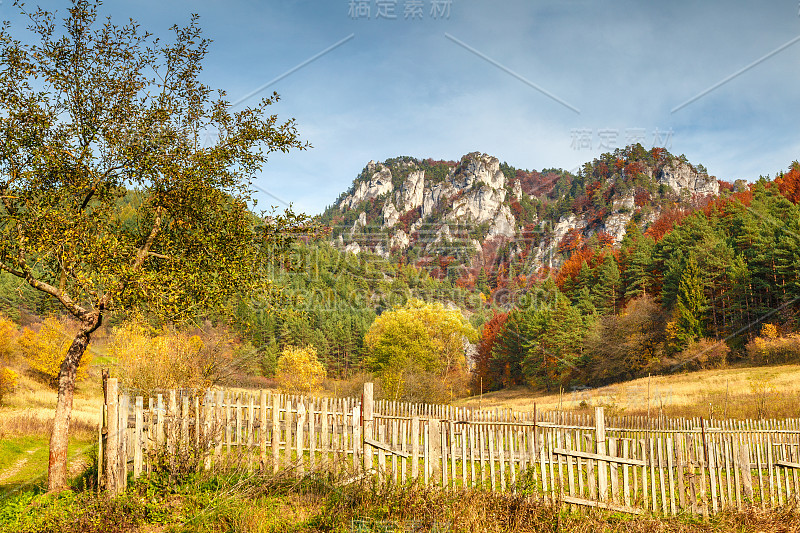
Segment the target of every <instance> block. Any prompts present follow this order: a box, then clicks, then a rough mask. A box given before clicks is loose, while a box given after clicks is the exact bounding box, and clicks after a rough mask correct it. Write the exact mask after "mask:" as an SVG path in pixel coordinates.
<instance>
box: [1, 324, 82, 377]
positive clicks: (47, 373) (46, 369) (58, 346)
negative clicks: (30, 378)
mask: <svg viewBox="0 0 800 533" xmlns="http://www.w3.org/2000/svg"><path fill="white" fill-rule="evenodd" d="M76 333H77V328H76V327H75V325H74V324H72V323H71V322H69V321H68V320H59V319H56V318H53V317H48V318H46V319H45V321H44V322H43V323H42V324H40V325H39V328H38V330H33V329H30V328H25V329H24V330H23V331H22V334H21V335H20V336H19V338H18V339H17V347H18V348H19V351H20V353H22V355H23V357H24V358H25V360H26V361H27V362H28V364H29V365H30V367H31V370H33V372H34V373H35V374H36V375H38V376H39V377H41V378H42V379H43V380H45V381H46V382H47V383H48V384H49V385H50V386H51V387H56V386H58V373H59V371H60V369H61V363H62V361H64V358H65V357H66V355H67V351H68V350H69V347H70V345H71V344H72V341H73V339H74V338H75V334H76ZM91 363H92V352H91V350H89V349H87V350H86V352H84V354H83V357H81V362H80V365H78V372H77V378H76V379H77V380H78V381H81V380H83V379H84V378H85V377H86V370H87V369H88V368H89V366H91Z"/></svg>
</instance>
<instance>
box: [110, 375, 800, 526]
mask: <svg viewBox="0 0 800 533" xmlns="http://www.w3.org/2000/svg"><path fill="white" fill-rule="evenodd" d="M117 388H118V386H117V383H116V380H115V379H109V380H108V386H107V395H106V402H105V405H104V410H103V412H104V423H103V425H102V427H101V434H100V441H101V447H100V451H101V464H103V465H104V466H103V468H101V469H100V474H99V479H100V481H101V482H103V483H104V484H105V486H106V488H107V490H109V492H111V493H119V492H120V491H121V490H124V488H125V483H126V481H127V479H128V478H129V477H133V478H135V477H137V476H139V475H141V474H142V473H143V472H146V471H150V470H152V469H153V468H156V466H157V463H156V461H157V460H158V459H159V453H161V454H162V456H161V457H162V460H173V461H174V460H176V457H182V456H183V455H187V456H188V455H190V454H189V452H190V451H193V452H194V453H195V454H194V457H198V465H197V466H198V468H214V466H215V465H218V464H222V463H224V462H225V461H228V460H231V459H236V460H237V461H239V464H244V465H246V466H247V467H248V468H254V469H255V468H263V469H270V468H271V469H273V470H278V469H280V468H293V469H296V470H297V472H298V473H300V474H302V473H303V472H305V471H306V470H307V469H315V468H318V467H322V466H324V465H332V464H338V465H342V464H346V465H348V466H350V467H351V468H353V469H354V470H355V471H357V472H362V473H371V472H374V473H376V475H379V476H382V477H384V478H386V479H391V480H393V481H396V482H404V481H409V480H411V479H418V480H420V481H421V482H424V483H426V484H433V485H438V486H442V487H449V488H481V489H487V490H494V491H503V492H516V493H523V494H526V495H529V496H531V497H537V498H544V499H547V500H549V501H552V502H554V503H560V504H562V505H568V506H570V507H572V508H575V509H577V508H580V507H586V506H591V507H598V508H605V509H612V510H617V511H625V512H636V513H641V512H650V513H654V514H661V515H675V514H678V513H689V514H694V515H702V516H708V515H710V514H713V513H716V512H719V511H721V510H725V509H743V508H746V507H750V506H757V507H777V506H783V505H789V504H797V503H798V502H800V482H798V469H800V423H799V421H798V420H797V419H791V420H781V421H776V420H772V421H763V420H759V421H753V420H742V421H737V420H714V421H706V420H702V419H685V420H682V419H669V420H667V419H661V420H651V421H649V422H648V421H646V420H642V419H641V418H630V417H628V418H614V417H606V416H605V414H604V411H603V408H602V407H598V408H596V409H595V413H594V415H593V416H586V415H583V416H580V415H575V414H570V413H552V412H551V413H542V412H539V413H536V412H532V413H520V412H512V411H500V410H495V411H479V410H472V409H466V408H454V407H452V406H443V405H424V404H401V403H397V402H382V401H378V402H373V401H372V397H371V396H372V387H371V384H366V386H365V389H364V394H363V397H362V398H339V399H333V398H311V397H302V396H292V395H283V394H275V393H272V392H271V391H259V392H256V393H252V392H242V391H226V390H213V391H207V392H204V393H201V394H195V393H192V392H186V391H166V392H165V394H158V395H156V396H155V397H154V398H144V397H141V396H139V397H135V398H132V397H130V396H129V395H128V394H127V393H125V392H124V391H122V392H118V391H117V390H116V389H117ZM648 426H649V427H648ZM182 454H183V455H182ZM164 458H166V459H164Z"/></svg>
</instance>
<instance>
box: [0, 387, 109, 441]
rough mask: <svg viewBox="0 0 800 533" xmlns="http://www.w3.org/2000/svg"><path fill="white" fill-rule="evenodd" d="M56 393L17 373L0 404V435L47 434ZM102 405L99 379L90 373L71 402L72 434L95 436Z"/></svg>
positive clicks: (50, 424)
mask: <svg viewBox="0 0 800 533" xmlns="http://www.w3.org/2000/svg"><path fill="white" fill-rule="evenodd" d="M56 396H57V392H56V391H55V390H53V389H51V388H49V387H47V386H46V385H45V384H43V383H40V382H38V381H36V380H34V379H32V378H31V377H29V376H27V375H26V374H25V373H24V372H20V377H19V383H18V385H17V389H16V390H15V391H14V393H13V394H11V395H9V396H8V397H7V401H6V404H5V405H3V406H2V407H0V437H7V436H21V435H39V436H44V435H49V434H50V428H51V427H52V420H53V414H54V412H55V406H56ZM102 404H103V392H102V387H101V383H100V379H99V378H98V377H96V376H90V377H89V378H87V379H86V380H84V381H82V382H80V383H79V384H78V388H77V389H76V391H75V398H74V401H73V404H72V422H71V424H72V431H71V434H72V435H74V436H78V435H77V433H80V434H81V435H80V436H82V437H89V438H92V437H90V435H96V431H97V425H98V424H99V422H100V410H101V408H102Z"/></svg>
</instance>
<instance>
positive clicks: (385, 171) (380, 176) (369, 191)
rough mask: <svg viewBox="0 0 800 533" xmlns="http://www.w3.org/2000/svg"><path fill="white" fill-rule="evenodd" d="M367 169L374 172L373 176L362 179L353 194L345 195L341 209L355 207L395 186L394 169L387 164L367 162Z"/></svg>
mask: <svg viewBox="0 0 800 533" xmlns="http://www.w3.org/2000/svg"><path fill="white" fill-rule="evenodd" d="M367 171H368V172H372V177H370V179H368V180H366V181H360V182H358V184H357V185H356V186H355V189H354V190H353V194H351V195H349V196H347V197H345V198H344V199H343V200H342V201H341V203H340V204H339V209H340V210H341V211H344V210H345V209H353V208H354V207H356V206H357V205H358V204H360V203H361V202H363V201H365V200H371V199H372V198H377V197H378V196H381V195H382V194H386V193H389V192H392V190H393V189H394V186H393V185H392V171H391V170H389V168H387V167H386V166H384V165H382V164H380V163H378V164H377V165H375V164H374V162H373V161H370V162H369V164H367Z"/></svg>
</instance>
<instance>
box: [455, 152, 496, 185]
mask: <svg viewBox="0 0 800 533" xmlns="http://www.w3.org/2000/svg"><path fill="white" fill-rule="evenodd" d="M461 162H462V163H461V164H462V168H461V169H460V171H458V172H456V173H454V174H453V176H452V177H451V183H452V184H453V185H454V186H455V187H456V188H458V189H468V188H470V187H473V186H474V185H475V184H477V183H485V184H486V185H488V186H489V187H492V188H494V189H503V188H505V186H506V177H505V175H504V174H503V172H502V171H501V170H500V161H499V160H498V159H497V158H496V157H492V156H490V155H486V154H479V153H477V152H474V153H471V154H467V155H466V156H464V158H463V159H462V160H461Z"/></svg>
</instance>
